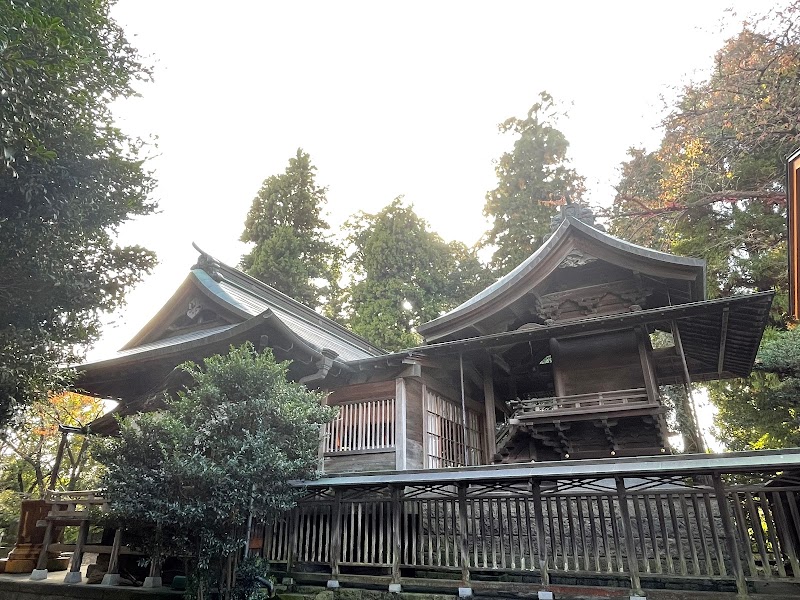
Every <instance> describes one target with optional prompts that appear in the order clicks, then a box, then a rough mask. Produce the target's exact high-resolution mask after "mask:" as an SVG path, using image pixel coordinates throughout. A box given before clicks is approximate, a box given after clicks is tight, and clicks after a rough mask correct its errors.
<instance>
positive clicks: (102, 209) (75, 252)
mask: <svg viewBox="0 0 800 600" xmlns="http://www.w3.org/2000/svg"><path fill="white" fill-rule="evenodd" d="M110 4H111V2H110V1H109V0H77V1H74V2H69V3H65V2H63V1H61V0H29V1H27V2H19V1H16V0H15V1H9V0H7V1H6V2H2V3H0V131H2V136H0V149H1V150H2V155H1V156H0V198H2V202H0V424H3V423H5V422H7V421H8V420H9V419H11V417H12V416H14V415H15V414H19V413H18V412H17V409H18V408H19V407H21V406H23V405H27V404H31V403H32V402H33V401H34V400H42V401H45V400H46V398H47V394H48V392H49V391H50V390H52V389H56V388H58V387H60V385H61V384H62V383H63V382H64V381H63V376H62V373H61V372H60V371H59V369H58V365H59V364H61V363H65V362H69V361H71V360H73V359H74V356H73V352H74V351H75V346H76V345H81V344H86V343H87V342H90V341H92V340H94V339H95V338H96V336H97V334H98V329H99V321H98V313H99V312H100V311H109V310H112V309H114V308H116V307H117V306H119V304H120V303H121V302H122V299H123V295H124V293H125V292H126V291H127V290H128V289H129V288H130V287H131V286H132V285H133V284H134V283H136V282H137V281H139V279H140V278H141V276H142V274H143V273H144V272H146V271H148V270H149V269H151V268H152V267H153V265H154V264H155V257H154V255H153V254H152V253H151V252H148V251H146V250H144V249H142V248H141V247H138V246H128V247H120V246H118V245H117V244H116V243H115V242H114V238H113V236H114V231H115V229H116V228H117V227H118V226H119V225H120V224H121V223H122V222H124V221H125V220H127V219H128V218H129V217H131V216H133V215H146V214H148V213H151V212H152V211H153V210H154V208H155V205H154V204H153V203H152V202H150V201H149V200H148V197H149V195H150V192H151V190H152V187H153V180H152V179H151V177H150V176H149V175H148V173H147V172H146V171H145V170H144V167H143V161H142V158H141V151H142V145H141V143H140V142H139V141H137V140H134V139H131V138H129V137H127V136H125V135H124V134H123V133H122V132H121V131H120V130H118V129H117V128H116V127H114V124H113V119H112V116H111V112H110V106H111V104H112V103H113V102H114V101H115V100H117V99H119V98H123V97H127V96H131V95H133V94H134V91H133V88H132V85H133V84H134V82H136V81H138V80H144V79H147V78H148V77H149V73H148V71H147V69H145V68H144V67H143V66H142V64H141V62H140V60H139V57H138V55H137V53H136V50H135V49H134V48H133V47H131V46H130V45H129V44H128V42H127V41H126V39H125V36H124V35H123V32H122V30H121V29H120V27H119V26H118V25H117V24H116V23H115V22H114V21H113V20H112V19H111V18H110V17H109V14H108V13H109V7H110Z"/></svg>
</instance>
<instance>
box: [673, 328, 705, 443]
mask: <svg viewBox="0 0 800 600" xmlns="http://www.w3.org/2000/svg"><path fill="white" fill-rule="evenodd" d="M670 328H671V329H672V339H673V341H674V342H675V349H676V350H677V351H678V355H679V356H680V359H681V367H683V381H684V385H685V386H686V406H684V412H687V408H688V413H689V416H690V417H691V419H692V429H693V430H694V431H693V432H692V438H693V442H694V445H695V451H696V452H698V453H700V454H703V453H705V451H706V449H705V444H704V443H703V436H702V434H701V433H700V423H699V422H698V420H697V411H696V410H695V406H694V396H693V394H692V378H691V376H690V375H689V365H688V364H687V362H686V353H685V352H684V350H683V342H682V341H681V332H680V331H679V330H678V324H677V323H676V322H675V321H672V323H671V324H670ZM684 450H687V448H684Z"/></svg>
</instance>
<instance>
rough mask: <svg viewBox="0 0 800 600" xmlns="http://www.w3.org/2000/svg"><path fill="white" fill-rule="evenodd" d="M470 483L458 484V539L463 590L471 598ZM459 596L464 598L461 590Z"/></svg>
mask: <svg viewBox="0 0 800 600" xmlns="http://www.w3.org/2000/svg"><path fill="white" fill-rule="evenodd" d="M468 485H469V484H468V483H459V484H458V532H459V535H458V539H459V541H460V542H461V588H463V589H464V590H469V593H468V594H466V595H469V596H471V595H472V590H471V588H470V583H469V580H470V577H469V528H468V522H467V486H468ZM459 596H461V597H463V595H462V592H461V590H459Z"/></svg>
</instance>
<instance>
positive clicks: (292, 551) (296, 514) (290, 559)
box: [283, 506, 300, 585]
mask: <svg viewBox="0 0 800 600" xmlns="http://www.w3.org/2000/svg"><path fill="white" fill-rule="evenodd" d="M299 518H300V509H299V508H298V507H296V506H295V507H294V508H293V509H292V512H291V514H290V515H289V548H288V552H287V557H286V578H285V579H284V580H283V583H284V585H293V584H294V578H293V577H292V571H293V570H294V563H295V561H296V560H297V527H298V520H299Z"/></svg>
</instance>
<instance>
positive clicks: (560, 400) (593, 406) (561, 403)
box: [508, 388, 652, 420]
mask: <svg viewBox="0 0 800 600" xmlns="http://www.w3.org/2000/svg"><path fill="white" fill-rule="evenodd" d="M508 404H509V406H510V407H511V409H512V410H513V411H514V415H513V418H514V419H519V420H522V419H531V418H539V417H545V418H550V417H551V416H552V412H553V411H560V412H589V411H591V412H600V411H607V410H618V409H626V408H639V407H643V406H647V405H648V404H652V403H651V401H650V399H649V398H648V396H647V390H646V389H644V388H635V389H630V390H614V391H609V392H595V393H591V394H577V395H574V396H553V397H550V398H526V399H524V400H520V399H516V400H510V401H509V402H508Z"/></svg>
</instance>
